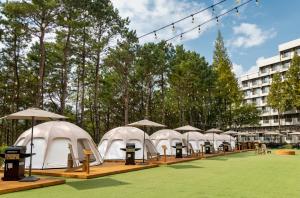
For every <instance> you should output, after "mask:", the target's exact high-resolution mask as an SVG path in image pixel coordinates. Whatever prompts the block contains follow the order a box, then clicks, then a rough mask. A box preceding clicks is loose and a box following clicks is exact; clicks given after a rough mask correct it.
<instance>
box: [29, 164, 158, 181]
mask: <svg viewBox="0 0 300 198" xmlns="http://www.w3.org/2000/svg"><path fill="white" fill-rule="evenodd" d="M154 167H158V164H148V165H128V166H126V165H124V162H123V163H120V162H119V163H117V162H105V163H103V164H102V165H100V166H93V167H91V168H90V174H87V173H86V172H82V171H81V170H78V171H73V172H66V169H47V170H32V173H33V174H35V175H47V176H54V177H67V178H78V179H91V178H96V177H103V176H108V175H114V174H119V173H127V172H131V171H138V170H143V169H148V168H154Z"/></svg>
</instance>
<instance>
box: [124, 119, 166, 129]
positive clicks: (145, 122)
mask: <svg viewBox="0 0 300 198" xmlns="http://www.w3.org/2000/svg"><path fill="white" fill-rule="evenodd" d="M128 126H135V127H138V126H141V127H142V126H149V127H166V126H165V125H163V124H159V123H156V122H152V121H150V120H147V119H144V120H140V121H137V122H133V123H131V124H128Z"/></svg>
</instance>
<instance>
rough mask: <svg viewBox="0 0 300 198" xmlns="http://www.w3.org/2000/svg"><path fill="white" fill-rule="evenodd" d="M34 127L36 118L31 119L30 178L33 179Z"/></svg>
mask: <svg viewBox="0 0 300 198" xmlns="http://www.w3.org/2000/svg"><path fill="white" fill-rule="evenodd" d="M33 125H34V117H32V119H31V138H30V163H29V177H31V169H32V147H33Z"/></svg>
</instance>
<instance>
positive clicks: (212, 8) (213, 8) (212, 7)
mask: <svg viewBox="0 0 300 198" xmlns="http://www.w3.org/2000/svg"><path fill="white" fill-rule="evenodd" d="M211 10H212V13H213V14H214V13H215V7H214V6H211Z"/></svg>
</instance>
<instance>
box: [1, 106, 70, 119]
mask: <svg viewBox="0 0 300 198" xmlns="http://www.w3.org/2000/svg"><path fill="white" fill-rule="evenodd" d="M4 118H5V119H8V120H32V119H34V120H54V119H66V118H67V117H65V116H62V115H58V114H56V113H52V112H48V111H44V110H41V109H38V108H28V109H26V110H23V111H19V112H16V113H13V114H10V115H7V116H5V117H4Z"/></svg>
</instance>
